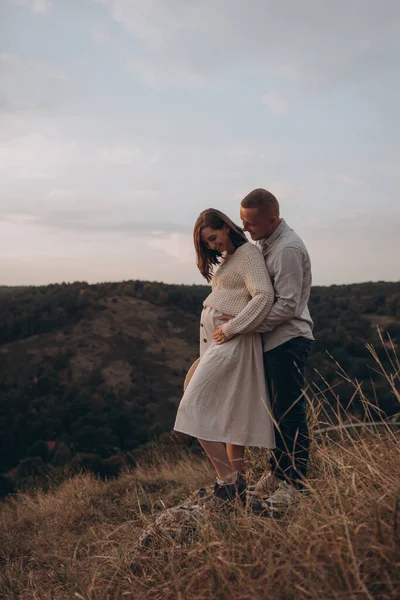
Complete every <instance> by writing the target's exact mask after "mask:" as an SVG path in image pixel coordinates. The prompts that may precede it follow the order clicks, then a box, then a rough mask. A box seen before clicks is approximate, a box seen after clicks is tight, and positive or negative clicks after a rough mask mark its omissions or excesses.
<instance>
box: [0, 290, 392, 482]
mask: <svg viewBox="0 0 400 600" xmlns="http://www.w3.org/2000/svg"><path fill="white" fill-rule="evenodd" d="M208 291H209V288H208V287H207V286H177V285H165V284H162V283H151V282H141V281H128V282H121V283H105V284H98V285H88V284H87V283H85V282H76V283H73V284H68V285H67V284H61V285H50V286H42V287H26V288H1V289H0V293H2V301H1V302H0V325H1V326H0V472H9V473H10V476H11V478H12V480H13V481H14V482H15V483H17V484H18V486H19V487H20V486H21V485H23V486H25V485H31V484H32V483H33V484H35V485H36V484H37V483H38V482H39V481H40V482H41V484H43V483H45V484H46V485H47V483H46V482H48V481H50V480H51V479H52V478H54V477H55V476H57V477H61V475H62V473H63V472H64V471H65V465H68V466H69V467H70V469H71V471H72V472H79V471H80V470H81V469H82V468H87V469H90V470H91V471H93V472H94V473H97V474H100V475H101V476H103V477H105V476H111V475H116V474H117V473H118V471H119V468H120V466H121V464H122V463H123V460H122V458H121V456H120V455H121V453H122V454H124V455H126V453H129V454H130V456H131V457H132V456H133V454H136V451H137V450H138V449H139V448H140V447H141V446H142V445H143V444H145V443H147V442H148V441H151V440H153V439H158V438H159V437H160V436H161V435H163V433H165V432H168V431H169V430H170V429H171V428H172V426H173V423H174V418H175V414H176V408H177V405H178V402H179V399H180V397H181V393H182V382H183V378H184V375H185V373H186V370H187V368H188V366H189V365H190V364H191V362H192V360H194V358H196V357H197V354H198V318H199V315H200V311H201V306H202V301H203V299H204V297H205V296H206V295H207V293H208ZM310 308H311V312H312V316H313V318H314V321H315V335H316V343H315V345H314V348H313V353H312V357H311V360H310V364H309V370H308V381H309V385H310V388H311V390H312V391H313V393H316V394H317V397H321V393H322V391H323V390H324V389H326V387H327V386H329V387H330V389H331V391H330V392H329V393H328V394H327V396H326V403H327V405H331V406H333V407H336V405H337V404H339V405H341V406H342V407H349V410H350V412H351V413H352V414H353V415H357V416H358V417H360V418H363V419H365V418H369V416H368V415H366V414H365V411H364V407H363V404H362V402H361V400H360V392H359V389H358V388H357V389H356V390H355V388H354V385H353V384H352V381H357V382H358V384H357V385H358V386H359V388H360V389H362V392H363V394H364V395H365V396H366V397H367V398H368V399H369V402H370V405H369V414H370V415H371V416H372V418H373V419H377V418H382V417H385V416H386V417H389V418H390V417H393V416H394V415H395V413H396V411H397V410H398V407H397V403H396V398H395V395H394V393H393V391H392V390H391V389H390V388H389V387H388V386H387V385H386V384H385V380H384V378H383V377H382V375H381V374H379V373H377V370H376V366H375V363H374V360H373V358H372V357H371V354H370V352H369V350H368V348H367V344H372V345H374V346H376V348H377V353H378V358H379V360H381V361H382V364H383V365H384V366H385V368H389V367H390V361H389V359H388V357H387V355H386V351H387V350H388V348H386V347H385V345H386V346H390V345H391V344H393V346H394V347H395V348H396V347H397V345H398V343H399V340H400V284H399V283H385V282H378V283H365V284H354V285H350V286H330V287H325V288H323V287H315V288H313V290H312V296H311V301H310ZM377 325H378V326H380V327H382V328H383V329H384V330H385V331H387V332H389V333H390V336H391V338H390V339H389V338H387V337H386V335H385V337H384V339H383V343H382V341H381V340H380V338H379V334H378V331H377V329H376V326H377ZM382 411H383V412H382ZM132 462H134V461H133V459H132ZM32 477H33V479H32ZM0 487H1V486H0ZM0 492H1V489H0Z"/></svg>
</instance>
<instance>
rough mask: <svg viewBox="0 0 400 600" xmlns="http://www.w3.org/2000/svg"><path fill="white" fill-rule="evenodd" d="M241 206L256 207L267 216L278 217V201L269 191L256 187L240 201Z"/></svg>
mask: <svg viewBox="0 0 400 600" xmlns="http://www.w3.org/2000/svg"><path fill="white" fill-rule="evenodd" d="M241 206H242V207H243V208H257V209H258V210H259V211H260V212H262V213H264V214H266V215H268V216H269V217H279V202H278V200H277V199H276V198H275V196H274V195H273V194H271V192H269V191H268V190H264V189H263V188H257V189H256V190H253V191H252V192H250V194H247V196H245V198H243V200H242V202H241Z"/></svg>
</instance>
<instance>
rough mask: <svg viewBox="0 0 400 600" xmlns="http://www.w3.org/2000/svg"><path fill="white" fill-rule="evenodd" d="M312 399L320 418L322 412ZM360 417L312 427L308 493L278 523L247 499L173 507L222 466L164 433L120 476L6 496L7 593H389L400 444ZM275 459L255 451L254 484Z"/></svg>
mask: <svg viewBox="0 0 400 600" xmlns="http://www.w3.org/2000/svg"><path fill="white" fill-rule="evenodd" d="M313 406H314V412H313V413H310V421H311V424H315V423H316V422H317V421H320V420H321V415H318V414H316V412H315V399H314V402H313ZM320 408H322V407H321V406H320ZM353 425H354V426H353V427H352V429H349V428H344V427H341V428H339V429H335V430H334V431H330V432H327V431H325V432H322V431H319V432H318V431H317V430H315V428H314V434H313V442H312V453H311V457H312V459H311V466H310V476H311V477H310V483H309V488H308V493H307V494H306V495H304V496H303V497H302V499H301V502H300V503H299V505H298V506H297V507H296V508H295V509H293V510H292V511H291V512H289V513H287V514H286V516H285V517H284V518H283V519H281V520H279V521H277V520H271V519H262V518H260V517H257V516H254V515H252V514H251V513H250V512H246V511H244V510H243V509H239V508H238V509H236V510H233V511H232V512H229V513H224V512H222V511H219V510H206V509H198V510H197V511H195V512H193V513H186V516H185V519H184V520H182V517H181V516H177V515H181V514H182V513H177V512H176V510H175V511H174V509H172V510H170V508H171V507H175V506H176V505H179V504H180V503H182V502H183V501H184V500H185V499H187V497H188V496H190V494H192V498H193V497H194V496H195V492H196V490H197V489H198V488H199V487H200V486H204V485H205V486H208V485H210V484H211V483H212V481H213V477H214V475H213V472H212V470H211V468H210V466H209V464H208V463H207V462H206V460H205V459H204V458H203V457H202V456H200V455H194V454H191V453H190V452H188V450H187V449H185V448H179V447H178V446H176V447H173V448H170V449H169V450H167V447H166V446H165V445H164V444H162V443H160V442H159V443H156V444H153V446H152V451H151V452H150V451H149V452H148V453H147V456H143V457H142V459H141V461H140V462H139V463H138V464H137V465H136V467H135V468H133V469H126V470H125V471H124V472H123V473H122V474H121V475H120V476H119V477H118V478H117V479H114V480H110V481H107V482H101V481H99V480H97V479H95V478H94V476H92V475H78V476H76V477H75V478H73V479H70V480H67V481H65V482H64V483H63V484H62V485H61V486H60V487H59V488H58V489H55V490H54V491H49V492H48V493H47V494H45V493H43V492H36V493H33V494H30V495H23V494H22V495H20V496H17V497H15V498H13V499H10V500H8V501H7V502H6V503H3V505H0V562H1V563H2V568H1V570H0V590H1V591H0V598H3V599H4V600H11V599H12V600H16V599H17V598H18V599H20V598H24V599H26V600H28V599H33V598H35V600H47V599H49V598H52V599H53V600H71V599H72V598H79V599H81V600H110V599H115V600H117V599H128V600H142V599H143V600H144V599H151V600H157V599H159V600H161V599H162V600H176V599H177V598H180V599H182V600H189V599H190V600H209V599H210V598H213V599H214V598H215V599H218V600H228V599H229V600H254V599H258V598H274V599H277V600H278V599H279V600H280V599H282V600H310V599H311V600H321V599H324V600H344V599H345V598H349V599H354V600H364V599H365V600H373V599H376V600H394V599H395V598H398V590H399V581H400V537H399V536H400V506H399V504H400V490H399V481H400V461H399V460H398V458H399V453H398V441H399V440H398V438H397V437H396V433H395V430H394V428H391V427H390V426H389V425H387V424H386V425H384V426H383V427H382V426H375V427H369V428H367V427H365V425H364V426H363V427H357V425H361V424H360V423H359V424H357V423H354V424H353ZM266 458H267V457H266V453H263V452H260V451H247V455H246V460H247V462H246V474H247V477H248V479H249V481H251V482H255V481H256V480H257V477H258V476H259V475H260V473H262V471H263V469H264V468H265V465H266ZM174 515H175V516H174ZM162 521H163V523H164V524H162Z"/></svg>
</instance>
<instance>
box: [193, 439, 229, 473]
mask: <svg viewBox="0 0 400 600" xmlns="http://www.w3.org/2000/svg"><path fill="white" fill-rule="evenodd" d="M199 442H200V444H201V445H202V447H203V448H204V451H205V453H206V454H207V456H208V458H209V459H210V460H211V462H212V464H213V465H214V467H215V470H216V471H217V473H218V477H219V478H220V479H222V480H224V481H225V480H229V479H231V478H232V477H233V475H234V473H235V472H236V471H237V469H236V468H235V467H233V466H232V464H231V461H230V459H229V456H228V454H227V451H226V447H225V444H224V443H223V442H208V441H207V440H200V439H199Z"/></svg>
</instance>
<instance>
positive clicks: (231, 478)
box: [217, 471, 240, 485]
mask: <svg viewBox="0 0 400 600" xmlns="http://www.w3.org/2000/svg"><path fill="white" fill-rule="evenodd" d="M239 476H240V473H238V471H235V472H234V473H232V474H231V475H227V476H226V477H224V478H222V477H217V483H218V485H232V484H233V483H236V482H237V479H238V477H239Z"/></svg>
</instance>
